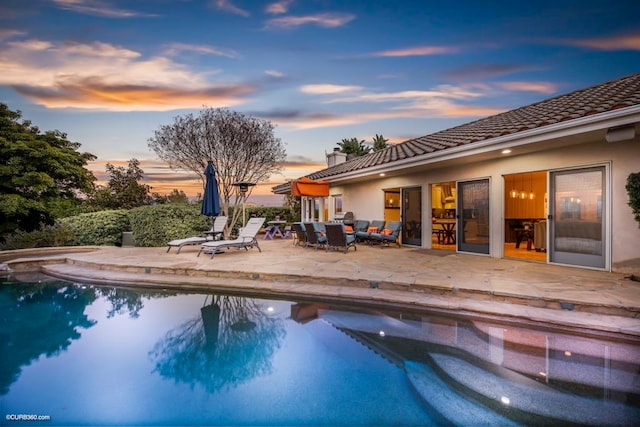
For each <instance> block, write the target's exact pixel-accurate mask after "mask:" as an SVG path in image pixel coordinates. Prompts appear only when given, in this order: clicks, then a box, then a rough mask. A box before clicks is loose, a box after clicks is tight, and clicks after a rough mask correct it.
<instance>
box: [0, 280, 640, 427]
mask: <svg viewBox="0 0 640 427" xmlns="http://www.w3.org/2000/svg"><path fill="white" fill-rule="evenodd" d="M0 313H1V314H0V316H2V322H1V324H0V362H1V363H0V409H1V411H2V413H1V414H0V416H1V417H2V421H1V423H2V424H3V425H4V424H6V425H24V424H28V425H314V426H316V425H350V426H357V425H367V426H369V425H377V426H378V425H395V426H399V425H423V426H424V425H441V424H443V423H454V424H457V425H478V424H486V425H496V424H500V425H510V424H511V425H517V424H536V423H537V424H549V423H550V422H555V423H558V422H563V423H566V422H573V423H584V424H592V425H606V424H610V425H632V424H633V423H634V422H635V421H636V420H637V419H639V417H640V399H639V396H640V378H639V375H640V374H639V372H640V346H639V345H638V343H637V342H634V341H630V340H624V339H616V338H615V337H607V338H604V337H600V338H597V337H591V336H572V335H570V334H566V333H563V332H553V331H546V330H544V329H540V328H524V327H520V326H518V325H505V324H500V323H497V322H495V321H489V320H486V319H469V318H459V317H455V316H451V315H442V314H433V313H426V312H408V311H406V310H405V311H389V312H386V311H385V312H382V311H379V310H376V311H372V310H370V309H363V308H358V307H348V306H342V305H335V304H328V303H322V302H319V301H313V302H291V301H280V300H268V299H260V298H245V297H239V296H233V295H219V294H216V295H214V294H193V293H192V294H187V293H175V292H169V291H163V290H157V291H153V290H148V289H146V290H139V289H135V288H113V287H99V286H89V285H83V284H72V283H67V282H61V281H46V282H43V283H29V284H25V283H11V282H4V283H0ZM38 417H40V421H37V420H35V421H32V420H30V418H35V419H37V418H38ZM18 418H22V420H20V419H18Z"/></svg>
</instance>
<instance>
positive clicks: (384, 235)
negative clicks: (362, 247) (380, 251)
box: [369, 221, 402, 248]
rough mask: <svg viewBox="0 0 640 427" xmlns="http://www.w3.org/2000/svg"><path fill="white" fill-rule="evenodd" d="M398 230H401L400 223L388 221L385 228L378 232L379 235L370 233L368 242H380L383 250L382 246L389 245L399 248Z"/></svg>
mask: <svg viewBox="0 0 640 427" xmlns="http://www.w3.org/2000/svg"><path fill="white" fill-rule="evenodd" d="M400 230H402V222H400V221H389V223H388V224H387V227H386V228H383V229H382V230H380V232H379V233H371V236H369V242H370V243H371V244H372V243H375V242H380V247H381V248H383V247H384V245H387V246H390V245H391V243H395V244H397V245H398V247H400V243H399V242H398V236H399V235H400Z"/></svg>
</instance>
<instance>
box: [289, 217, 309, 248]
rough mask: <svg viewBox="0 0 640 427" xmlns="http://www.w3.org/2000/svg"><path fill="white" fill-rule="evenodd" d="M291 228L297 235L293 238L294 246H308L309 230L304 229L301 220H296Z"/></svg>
mask: <svg viewBox="0 0 640 427" xmlns="http://www.w3.org/2000/svg"><path fill="white" fill-rule="evenodd" d="M291 229H292V230H293V232H294V233H295V235H296V238H295V239H294V240H293V245H294V246H307V232H306V231H304V225H302V223H301V222H294V223H293V224H291Z"/></svg>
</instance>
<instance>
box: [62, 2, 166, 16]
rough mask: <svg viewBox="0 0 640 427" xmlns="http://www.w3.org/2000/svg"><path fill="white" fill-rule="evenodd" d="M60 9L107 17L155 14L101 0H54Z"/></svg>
mask: <svg viewBox="0 0 640 427" xmlns="http://www.w3.org/2000/svg"><path fill="white" fill-rule="evenodd" d="M52 1H53V3H54V4H55V5H56V6H57V7H58V8H60V9H65V10H70V11H72V12H77V13H82V14H85V15H94V16H101V17H105V18H136V17H141V16H142V17H145V16H146V17H152V16H156V15H153V14H148V13H142V12H136V11H133V10H128V9H120V8H117V7H114V6H112V5H110V4H109V2H106V1H100V0H52Z"/></svg>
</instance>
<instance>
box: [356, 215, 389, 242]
mask: <svg viewBox="0 0 640 427" xmlns="http://www.w3.org/2000/svg"><path fill="white" fill-rule="evenodd" d="M383 228H384V221H380V220H374V221H371V224H369V226H368V227H367V229H366V230H362V231H356V240H357V241H358V242H363V241H365V240H367V241H368V240H369V239H370V238H371V233H377V232H380V231H381V230H382V229H383Z"/></svg>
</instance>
